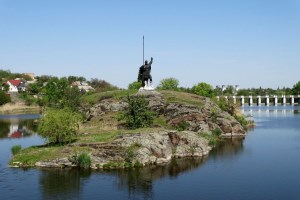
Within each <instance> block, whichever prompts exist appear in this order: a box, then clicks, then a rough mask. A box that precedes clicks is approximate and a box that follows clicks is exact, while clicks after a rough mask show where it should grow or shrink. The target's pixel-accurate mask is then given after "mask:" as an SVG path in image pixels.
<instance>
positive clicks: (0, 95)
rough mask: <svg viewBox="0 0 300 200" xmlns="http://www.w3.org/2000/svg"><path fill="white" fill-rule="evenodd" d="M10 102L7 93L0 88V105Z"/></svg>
mask: <svg viewBox="0 0 300 200" xmlns="http://www.w3.org/2000/svg"><path fill="white" fill-rule="evenodd" d="M9 102H11V98H10V96H9V95H8V94H6V93H5V92H3V91H1V90H0V106H2V105H4V104H6V103H9Z"/></svg>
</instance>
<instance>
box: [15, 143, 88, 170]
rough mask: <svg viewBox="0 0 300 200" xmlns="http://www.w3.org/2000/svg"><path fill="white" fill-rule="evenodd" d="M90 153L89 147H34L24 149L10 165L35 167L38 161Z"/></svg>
mask: <svg viewBox="0 0 300 200" xmlns="http://www.w3.org/2000/svg"><path fill="white" fill-rule="evenodd" d="M82 151H89V148H87V147H68V146H49V147H45V146H32V147H29V148H26V149H22V150H21V151H20V152H19V153H18V154H16V155H15V156H14V157H13V159H12V160H11V161H10V164H12V165H13V163H16V162H18V163H21V166H23V167H33V166H34V165H35V163H36V162H38V161H49V160H54V159H57V158H62V157H69V156H71V155H72V153H74V152H82Z"/></svg>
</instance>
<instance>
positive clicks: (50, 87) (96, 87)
mask: <svg viewBox="0 0 300 200" xmlns="http://www.w3.org/2000/svg"><path fill="white" fill-rule="evenodd" d="M0 85H1V87H0V106H1V107H2V108H3V107H4V105H5V106H6V107H9V109H10V110H11V109H14V107H20V106H21V107H22V106H39V107H44V106H50V107H57V108H60V107H63V106H64V105H66V104H68V106H70V107H73V108H76V107H77V106H78V105H79V98H80V97H81V96H82V95H84V94H86V93H91V92H101V91H107V90H111V89H118V88H117V87H115V86H112V85H111V84H109V83H108V82H106V81H104V80H100V79H91V80H89V81H88V80H86V78H85V77H82V76H68V77H55V76H50V75H42V76H36V75H35V74H34V73H12V72H10V71H9V70H0ZM0 111H1V110H0ZM8 112H9V111H8Z"/></svg>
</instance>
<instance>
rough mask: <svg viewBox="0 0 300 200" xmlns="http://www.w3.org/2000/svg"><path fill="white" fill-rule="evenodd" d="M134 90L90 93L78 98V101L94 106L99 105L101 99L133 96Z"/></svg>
mask: <svg viewBox="0 0 300 200" xmlns="http://www.w3.org/2000/svg"><path fill="white" fill-rule="evenodd" d="M136 92H137V91H136V90H113V91H107V92H97V93H91V94H85V95H83V96H82V97H81V98H80V101H81V102H82V103H87V104H89V105H94V104H96V103H99V101H101V100H103V99H109V98H113V99H120V98H122V97H125V96H127V95H132V94H135V93H136Z"/></svg>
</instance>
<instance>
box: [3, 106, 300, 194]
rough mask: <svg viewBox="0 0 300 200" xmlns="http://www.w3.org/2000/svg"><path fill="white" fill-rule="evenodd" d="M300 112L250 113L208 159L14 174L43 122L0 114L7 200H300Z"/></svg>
mask: <svg viewBox="0 0 300 200" xmlns="http://www.w3.org/2000/svg"><path fill="white" fill-rule="evenodd" d="M299 110H300V108H299V107H293V106H278V107H272V106H268V107H263V106H262V107H244V111H245V113H250V114H251V115H253V118H254V120H255V122H256V127H255V128H254V129H253V130H250V131H249V132H248V135H247V137H246V138H245V139H235V140H228V141H227V142H224V143H223V144H222V145H220V147H219V148H218V149H216V150H214V151H213V152H211V153H210V155H209V157H208V158H206V159H197V160H174V161H172V163H170V164H169V165H167V166H164V167H147V168H142V169H132V170H116V171H79V170H76V169H75V170H60V169H56V170H36V169H26V170H25V169H12V168H9V167H8V166H7V164H8V162H9V160H10V158H11V153H10V148H11V147H12V146H13V145H16V144H21V145H22V147H27V146H30V145H36V144H42V143H43V140H42V139H41V138H40V137H39V136H38V135H37V134H35V132H36V119H37V118H38V117H39V116H37V115H21V116H3V115H2V116H1V115H0V199H3V200H4V199H9V200H11V199H12V200H14V199H104V200H107V199H172V200H177V199H185V200H188V199H214V200H216V199H231V200H234V199H237V200H241V199H243V200H247V199H251V200H252V199H255V200H257V199H262V200H268V199H270V200H271V199H272V200H274V199H289V200H291V199H295V200H296V199H300V171H299V170H300V114H299Z"/></svg>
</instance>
